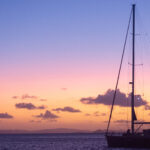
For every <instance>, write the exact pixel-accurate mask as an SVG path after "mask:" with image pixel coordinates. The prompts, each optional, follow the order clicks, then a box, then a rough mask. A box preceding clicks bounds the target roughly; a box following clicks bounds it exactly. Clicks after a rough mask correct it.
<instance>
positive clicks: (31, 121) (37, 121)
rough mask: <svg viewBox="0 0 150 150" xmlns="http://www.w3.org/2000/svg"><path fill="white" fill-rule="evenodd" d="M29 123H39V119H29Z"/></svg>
mask: <svg viewBox="0 0 150 150" xmlns="http://www.w3.org/2000/svg"><path fill="white" fill-rule="evenodd" d="M29 122H30V123H41V120H30V121H29Z"/></svg>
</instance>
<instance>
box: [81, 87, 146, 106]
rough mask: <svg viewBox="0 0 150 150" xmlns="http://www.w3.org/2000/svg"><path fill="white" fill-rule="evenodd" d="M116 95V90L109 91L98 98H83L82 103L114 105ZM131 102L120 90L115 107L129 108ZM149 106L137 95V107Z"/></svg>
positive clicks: (129, 97)
mask: <svg viewBox="0 0 150 150" xmlns="http://www.w3.org/2000/svg"><path fill="white" fill-rule="evenodd" d="M113 95H114V90H110V89H109V90H108V91H107V92H106V93H105V94H103V95H102V94H101V95H98V96H97V97H95V98H94V97H87V98H81V99H80V101H81V102H82V103H83V104H104V105H112V98H113ZM130 101H131V96H130V95H128V96H126V94H125V93H123V92H121V91H120V90H117V95H116V100H115V105H118V106H122V107H128V106H129V105H127V104H130ZM143 105H147V106H148V103H147V102H146V101H145V100H144V99H142V97H141V95H135V107H139V106H143Z"/></svg>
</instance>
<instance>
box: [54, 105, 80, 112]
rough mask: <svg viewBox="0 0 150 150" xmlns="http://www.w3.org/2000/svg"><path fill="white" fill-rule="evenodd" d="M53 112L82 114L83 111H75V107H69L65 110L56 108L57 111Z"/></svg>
mask: <svg viewBox="0 0 150 150" xmlns="http://www.w3.org/2000/svg"><path fill="white" fill-rule="evenodd" d="M53 111H57V112H59V111H66V112H71V113H77V112H81V110H79V109H75V108H73V107H69V106H66V107H64V108H56V109H53Z"/></svg>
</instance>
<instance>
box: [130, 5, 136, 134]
mask: <svg viewBox="0 0 150 150" xmlns="http://www.w3.org/2000/svg"><path fill="white" fill-rule="evenodd" d="M132 10H133V22H132V25H133V27H132V30H133V31H132V32H133V33H132V96H131V119H132V120H131V130H132V134H134V120H135V112H134V76H135V4H133V5H132Z"/></svg>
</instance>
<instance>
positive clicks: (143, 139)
mask: <svg viewBox="0 0 150 150" xmlns="http://www.w3.org/2000/svg"><path fill="white" fill-rule="evenodd" d="M106 139H107V144H108V147H116V148H117V147H118V148H119V147H122V148H150V136H140V135H137V136H136V135H134V136H132V135H130V136H113V135H112V136H109V135H107V136H106Z"/></svg>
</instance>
